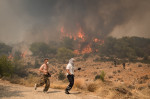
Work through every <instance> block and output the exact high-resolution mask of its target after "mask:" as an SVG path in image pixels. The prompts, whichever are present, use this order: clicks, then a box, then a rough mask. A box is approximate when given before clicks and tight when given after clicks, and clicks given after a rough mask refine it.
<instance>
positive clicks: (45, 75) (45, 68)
mask: <svg viewBox="0 0 150 99" xmlns="http://www.w3.org/2000/svg"><path fill="white" fill-rule="evenodd" d="M48 64H49V62H48V59H44V64H43V65H41V67H40V69H39V71H40V73H42V77H41V79H40V82H39V83H37V84H35V86H34V88H35V90H36V89H37V87H40V86H43V85H44V84H45V88H44V90H43V92H47V91H48V89H49V87H50V80H49V77H50V76H51V75H50V74H49V72H48V69H49V67H48Z"/></svg>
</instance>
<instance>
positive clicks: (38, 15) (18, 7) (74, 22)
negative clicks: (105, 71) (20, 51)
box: [0, 0, 150, 43]
mask: <svg viewBox="0 0 150 99" xmlns="http://www.w3.org/2000/svg"><path fill="white" fill-rule="evenodd" d="M149 4H150V0H0V41H1V42H6V43H18V42H27V43H32V42H37V41H38V42H40V41H43V42H49V41H51V40H55V41H59V39H60V30H61V27H63V28H64V29H65V32H66V33H71V34H75V33H77V31H78V30H79V28H82V30H83V31H84V33H85V34H86V35H89V37H91V36H92V37H98V38H104V37H107V36H114V37H122V36H139V37H146V38H150V28H149V26H150V19H149V18H150V6H149Z"/></svg>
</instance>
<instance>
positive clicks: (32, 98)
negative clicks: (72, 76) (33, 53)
mask: <svg viewBox="0 0 150 99" xmlns="http://www.w3.org/2000/svg"><path fill="white" fill-rule="evenodd" d="M42 89H43V88H42V87H40V88H38V89H37V90H36V91H35V90H34V88H33V87H25V86H21V85H17V84H11V83H9V82H7V81H2V80H0V99H101V98H100V97H98V96H92V95H86V94H83V93H80V92H77V91H71V94H69V95H66V94H65V93H64V90H58V89H51V88H50V89H49V91H48V92H47V93H43V92H42Z"/></svg>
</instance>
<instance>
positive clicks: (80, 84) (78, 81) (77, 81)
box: [74, 78, 85, 90]
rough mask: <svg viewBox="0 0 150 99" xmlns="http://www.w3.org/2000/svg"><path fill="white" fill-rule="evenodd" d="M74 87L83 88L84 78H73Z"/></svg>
mask: <svg viewBox="0 0 150 99" xmlns="http://www.w3.org/2000/svg"><path fill="white" fill-rule="evenodd" d="M74 88H75V89H76V90H83V89H85V81H84V79H82V78H78V79H75V83H74Z"/></svg>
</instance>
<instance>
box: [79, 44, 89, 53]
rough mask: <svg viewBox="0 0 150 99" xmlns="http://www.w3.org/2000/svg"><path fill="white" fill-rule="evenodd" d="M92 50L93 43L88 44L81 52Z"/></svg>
mask: <svg viewBox="0 0 150 99" xmlns="http://www.w3.org/2000/svg"><path fill="white" fill-rule="evenodd" d="M91 52H92V48H91V45H90V44H89V45H87V46H86V47H85V48H84V49H83V50H82V52H81V54H85V53H91Z"/></svg>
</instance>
